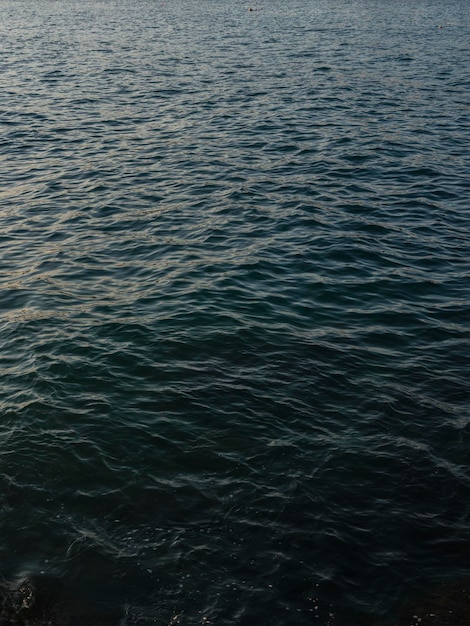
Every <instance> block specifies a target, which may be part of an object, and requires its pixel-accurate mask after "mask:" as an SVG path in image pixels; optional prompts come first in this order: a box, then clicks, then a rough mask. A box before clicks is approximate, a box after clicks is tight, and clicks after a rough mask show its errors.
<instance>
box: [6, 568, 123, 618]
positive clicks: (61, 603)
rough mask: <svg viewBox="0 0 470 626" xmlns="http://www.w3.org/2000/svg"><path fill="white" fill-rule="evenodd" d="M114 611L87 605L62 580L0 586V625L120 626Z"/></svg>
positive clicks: (28, 581) (31, 581)
mask: <svg viewBox="0 0 470 626" xmlns="http://www.w3.org/2000/svg"><path fill="white" fill-rule="evenodd" d="M119 623H120V615H118V614H117V613H116V612H115V611H106V610H97V609H94V608H90V607H84V606H82V605H80V603H79V602H77V601H76V600H74V599H73V598H71V597H70V594H68V593H66V592H65V590H64V586H63V585H62V584H61V583H60V582H59V581H52V582H51V581H43V580H40V581H33V580H32V579H29V578H26V579H24V580H22V581H20V582H19V583H17V584H13V583H3V584H1V585H0V626H90V625H91V624H93V626H118V624H119Z"/></svg>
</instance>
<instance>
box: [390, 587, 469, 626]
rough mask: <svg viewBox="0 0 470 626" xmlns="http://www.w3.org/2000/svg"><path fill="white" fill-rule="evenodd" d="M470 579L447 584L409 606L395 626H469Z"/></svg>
mask: <svg viewBox="0 0 470 626" xmlns="http://www.w3.org/2000/svg"><path fill="white" fill-rule="evenodd" d="M469 625H470V579H465V580H461V581H459V582H453V583H446V584H443V585H441V586H440V587H437V588H436V589H435V590H433V591H432V592H430V593H429V594H426V595H424V596H423V597H422V598H420V599H419V600H418V601H414V602H413V603H410V604H408V605H407V606H406V607H405V608H404V609H403V611H402V612H401V615H400V617H399V619H398V621H397V622H396V623H395V625H394V626H469Z"/></svg>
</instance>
